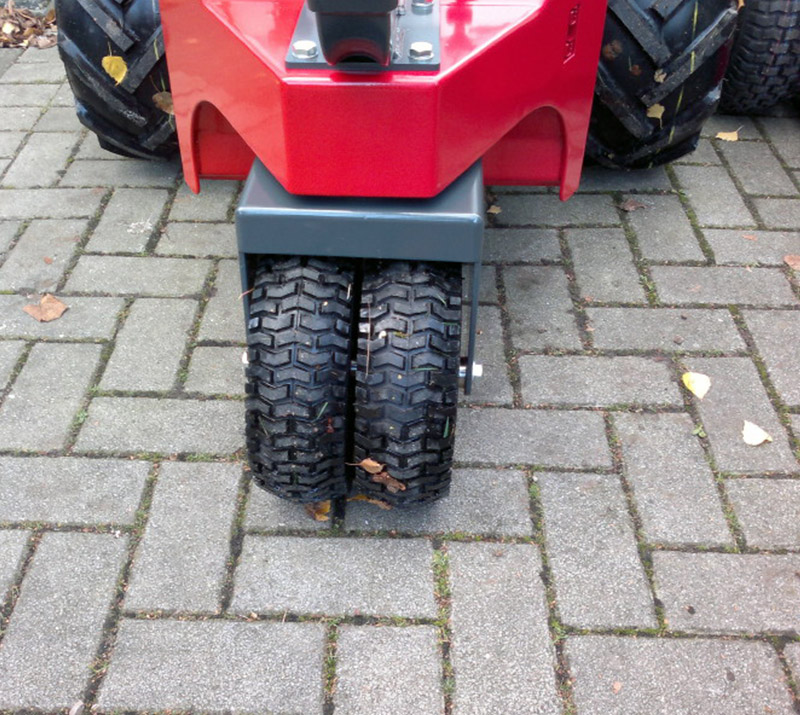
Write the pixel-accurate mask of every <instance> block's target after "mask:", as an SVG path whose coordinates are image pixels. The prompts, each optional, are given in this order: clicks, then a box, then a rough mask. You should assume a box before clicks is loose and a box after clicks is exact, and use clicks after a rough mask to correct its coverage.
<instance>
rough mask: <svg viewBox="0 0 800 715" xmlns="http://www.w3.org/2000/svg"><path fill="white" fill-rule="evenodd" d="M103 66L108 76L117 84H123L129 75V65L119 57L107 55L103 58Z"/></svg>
mask: <svg viewBox="0 0 800 715" xmlns="http://www.w3.org/2000/svg"><path fill="white" fill-rule="evenodd" d="M101 64H102V65H103V69H104V70H105V71H106V74H107V75H108V76H109V77H111V79H113V80H115V81H116V83H117V84H119V83H120V82H122V80H124V79H125V75H126V74H128V65H127V64H126V63H125V60H124V59H123V58H122V57H120V56H119V55H106V56H105V57H103V59H102V61H101Z"/></svg>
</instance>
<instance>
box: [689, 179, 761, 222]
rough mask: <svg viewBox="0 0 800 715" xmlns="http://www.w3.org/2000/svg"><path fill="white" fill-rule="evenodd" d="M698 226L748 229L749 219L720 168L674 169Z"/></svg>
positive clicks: (734, 189)
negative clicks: (731, 226) (746, 227)
mask: <svg viewBox="0 0 800 715" xmlns="http://www.w3.org/2000/svg"><path fill="white" fill-rule="evenodd" d="M673 170H674V171H675V175H676V176H677V177H678V181H679V182H680V185H681V187H682V188H683V190H684V191H685V192H686V196H687V198H688V199H689V203H690V204H691V205H692V208H693V209H694V212H695V215H696V216H697V220H698V221H699V222H700V225H701V226H730V225H734V226H735V225H740V226H752V225H754V223H753V217H752V216H751V215H750V211H748V209H747V207H746V206H745V205H744V201H742V198H741V196H739V192H738V191H737V190H736V187H735V186H734V184H733V181H731V178H730V177H729V176H728V173H727V171H725V169H724V167H721V166H675V167H673Z"/></svg>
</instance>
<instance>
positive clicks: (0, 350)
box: [0, 340, 25, 392]
mask: <svg viewBox="0 0 800 715" xmlns="http://www.w3.org/2000/svg"><path fill="white" fill-rule="evenodd" d="M24 347H25V343H23V342H22V341H17V340H13V341H12V340H4V341H2V342H0V392H2V391H3V390H4V389H5V387H6V385H7V384H8V380H9V378H10V377H11V373H12V372H13V371H14V367H15V365H16V364H17V361H18V360H19V357H20V355H22V349H23V348H24Z"/></svg>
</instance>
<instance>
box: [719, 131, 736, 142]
mask: <svg viewBox="0 0 800 715" xmlns="http://www.w3.org/2000/svg"><path fill="white" fill-rule="evenodd" d="M716 138H717V139H722V141H724V142H738V141H739V130H738V129H734V130H733V131H732V132H717V136H716Z"/></svg>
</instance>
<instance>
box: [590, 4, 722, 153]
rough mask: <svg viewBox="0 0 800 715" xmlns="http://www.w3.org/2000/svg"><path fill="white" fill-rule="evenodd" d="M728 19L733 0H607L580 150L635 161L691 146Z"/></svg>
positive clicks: (715, 80)
mask: <svg viewBox="0 0 800 715" xmlns="http://www.w3.org/2000/svg"><path fill="white" fill-rule="evenodd" d="M735 25H736V10H735V0H609V5H608V14H607V17H606V25H605V32H604V35H603V46H602V51H601V55H600V65H599V67H598V72H597V84H596V86H595V98H594V105H593V107H592V117H591V123H590V128H589V137H588V140H587V144H586V154H587V157H588V158H590V159H593V160H594V161H596V162H597V163H599V164H603V165H605V166H609V167H613V168H624V169H641V168H647V167H649V166H655V165H658V164H664V163H666V162H669V161H673V160H674V159H677V158H678V157H681V156H683V155H684V154H687V153H688V152H690V151H693V150H694V148H695V147H696V146H697V139H698V137H699V134H700V129H701V128H702V126H703V123H704V122H705V120H706V119H707V118H708V117H709V116H711V114H712V113H713V112H714V110H715V108H716V106H717V104H718V102H719V98H720V83H721V81H722V76H723V73H724V71H725V63H726V62H727V58H728V51H729V44H730V41H731V37H732V34H733V31H734V28H735ZM648 113H649V114H650V116H648ZM657 115H660V116H657Z"/></svg>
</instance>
